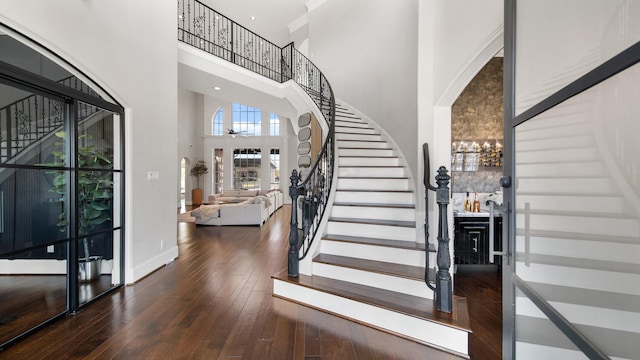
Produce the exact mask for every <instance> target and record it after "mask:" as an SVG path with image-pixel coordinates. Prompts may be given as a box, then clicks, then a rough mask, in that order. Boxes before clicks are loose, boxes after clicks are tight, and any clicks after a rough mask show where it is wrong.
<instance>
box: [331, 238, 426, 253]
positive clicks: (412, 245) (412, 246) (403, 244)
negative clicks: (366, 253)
mask: <svg viewBox="0 0 640 360" xmlns="http://www.w3.org/2000/svg"><path fill="white" fill-rule="evenodd" d="M322 238H323V239H326V240H331V241H341V242H349V243H355V244H363V245H374V246H385V247H391V248H397V249H407V250H420V251H424V247H425V246H424V243H418V242H415V241H406V240H389V239H376V238H367V237H359V236H347V235H334V234H327V235H325V236H323V237H322ZM429 251H430V252H435V251H436V249H435V247H434V245H433V244H429Z"/></svg>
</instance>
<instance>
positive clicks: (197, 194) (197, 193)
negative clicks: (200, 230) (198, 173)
mask: <svg viewBox="0 0 640 360" xmlns="http://www.w3.org/2000/svg"><path fill="white" fill-rule="evenodd" d="M191 204H192V205H200V204H202V189H193V190H191Z"/></svg>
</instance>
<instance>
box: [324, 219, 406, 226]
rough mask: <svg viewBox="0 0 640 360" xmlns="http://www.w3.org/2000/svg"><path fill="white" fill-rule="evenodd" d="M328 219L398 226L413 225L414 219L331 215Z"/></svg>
mask: <svg viewBox="0 0 640 360" xmlns="http://www.w3.org/2000/svg"><path fill="white" fill-rule="evenodd" d="M329 221H333V222H343V223H344V222H348V223H357V224H368V225H385V226H399V227H415V226H416V222H415V221H400V220H382V219H356V218H341V217H331V218H329Z"/></svg>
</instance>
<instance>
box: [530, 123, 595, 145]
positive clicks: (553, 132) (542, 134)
mask: <svg viewBox="0 0 640 360" xmlns="http://www.w3.org/2000/svg"><path fill="white" fill-rule="evenodd" d="M536 121H537V120H536ZM590 133H591V128H590V127H589V126H572V125H566V126H556V127H549V128H540V129H533V130H526V131H519V132H518V134H517V141H523V140H536V139H548V138H553V137H557V138H570V137H572V136H577V135H587V134H590Z"/></svg>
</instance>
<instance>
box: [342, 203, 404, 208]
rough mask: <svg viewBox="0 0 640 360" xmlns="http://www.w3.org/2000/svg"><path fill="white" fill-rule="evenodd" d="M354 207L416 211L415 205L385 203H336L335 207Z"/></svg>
mask: <svg viewBox="0 0 640 360" xmlns="http://www.w3.org/2000/svg"><path fill="white" fill-rule="evenodd" d="M336 205H337V206H354V207H358V206H360V207H379V208H393V209H415V208H416V206H415V205H413V204H385V203H356V202H349V203H345V202H334V203H333V206H336Z"/></svg>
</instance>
